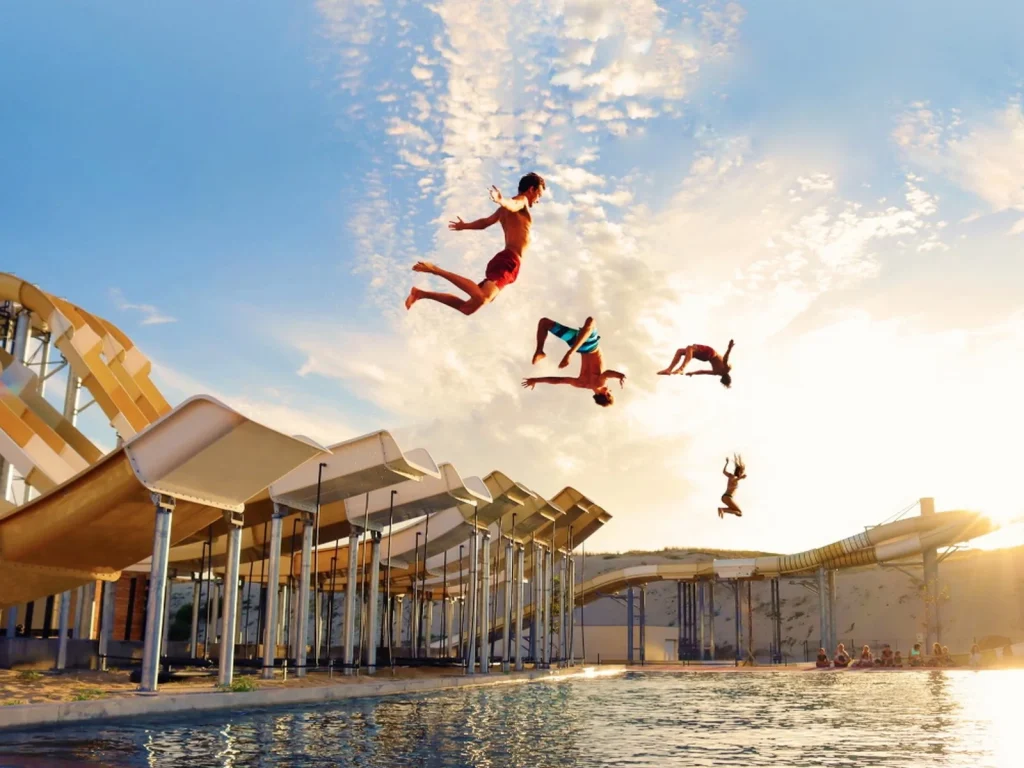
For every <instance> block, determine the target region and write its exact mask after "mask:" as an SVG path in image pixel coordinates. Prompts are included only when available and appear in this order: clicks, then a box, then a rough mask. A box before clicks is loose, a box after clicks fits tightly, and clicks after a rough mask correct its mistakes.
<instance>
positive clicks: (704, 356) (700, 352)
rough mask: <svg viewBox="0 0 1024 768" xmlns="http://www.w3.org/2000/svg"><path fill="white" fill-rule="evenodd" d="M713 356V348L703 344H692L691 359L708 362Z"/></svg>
mask: <svg viewBox="0 0 1024 768" xmlns="http://www.w3.org/2000/svg"><path fill="white" fill-rule="evenodd" d="M714 356H715V350H714V349H713V348H711V347H709V346H707V345H705V344H694V345H693V359H694V360H700V361H701V362H702V363H710V362H711V358H713V357H714Z"/></svg>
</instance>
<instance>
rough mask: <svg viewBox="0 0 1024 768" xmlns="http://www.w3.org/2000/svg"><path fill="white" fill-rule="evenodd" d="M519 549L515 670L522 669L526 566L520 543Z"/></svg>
mask: <svg viewBox="0 0 1024 768" xmlns="http://www.w3.org/2000/svg"><path fill="white" fill-rule="evenodd" d="M517 549H518V550H519V551H518V552H517V553H516V560H517V561H518V562H517V565H518V567H517V575H516V591H515V596H516V606H515V613H516V671H517V672H522V671H523V640H522V637H521V635H522V628H523V582H524V581H525V579H524V578H523V577H524V575H525V570H524V568H525V566H526V547H524V546H522V545H520V546H519V547H518V548H517Z"/></svg>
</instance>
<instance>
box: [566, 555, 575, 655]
mask: <svg viewBox="0 0 1024 768" xmlns="http://www.w3.org/2000/svg"><path fill="white" fill-rule="evenodd" d="M567 587H568V590H569V645H568V647H569V666H574V665H575V663H576V559H575V558H573V557H570V558H569V583H568V585H567Z"/></svg>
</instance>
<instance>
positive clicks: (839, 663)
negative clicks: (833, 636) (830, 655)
mask: <svg viewBox="0 0 1024 768" xmlns="http://www.w3.org/2000/svg"><path fill="white" fill-rule="evenodd" d="M833 662H834V663H835V665H836V668H838V669H843V668H844V667H848V666H850V654H849V653H847V652H846V646H845V645H843V644H842V643H840V644H839V645H838V646H836V656H835V658H834V659H833Z"/></svg>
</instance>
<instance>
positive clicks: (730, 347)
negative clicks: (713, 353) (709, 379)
mask: <svg viewBox="0 0 1024 768" xmlns="http://www.w3.org/2000/svg"><path fill="white" fill-rule="evenodd" d="M734 346H736V342H734V341H733V340H732V339H729V348H728V349H727V350H725V356H724V357H723V358H722V362H723V363H725V364H726V365H728V364H729V355H731V354H732V348H733V347H734Z"/></svg>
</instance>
